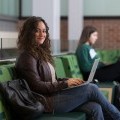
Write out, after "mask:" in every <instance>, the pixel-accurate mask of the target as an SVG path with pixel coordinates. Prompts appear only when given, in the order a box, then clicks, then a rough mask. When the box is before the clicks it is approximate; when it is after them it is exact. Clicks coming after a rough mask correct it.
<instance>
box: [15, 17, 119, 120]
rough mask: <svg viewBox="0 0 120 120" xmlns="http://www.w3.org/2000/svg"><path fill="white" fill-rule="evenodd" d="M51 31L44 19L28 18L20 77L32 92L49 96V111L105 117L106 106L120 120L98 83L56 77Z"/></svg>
mask: <svg viewBox="0 0 120 120" xmlns="http://www.w3.org/2000/svg"><path fill="white" fill-rule="evenodd" d="M48 30H49V28H48V25H47V23H46V22H45V20H44V19H43V18H41V17H35V16H33V17H30V18H28V19H27V20H26V21H25V23H24V25H23V27H22V29H21V30H20V33H19V37H18V48H19V50H20V52H21V53H20V55H19V57H18V59H17V62H16V70H17V75H18V77H19V78H23V79H25V80H26V81H27V83H28V85H29V87H30V89H31V90H32V91H34V92H37V93H39V94H42V95H44V96H45V97H46V100H47V104H46V103H44V102H43V104H44V106H45V112H54V113H64V112H70V111H77V112H80V111H83V112H85V113H86V114H87V115H88V116H89V118H90V119H92V120H104V116H103V111H102V109H104V110H105V111H106V112H107V113H108V114H109V115H110V116H111V117H112V118H113V119H114V120H120V112H119V111H118V110H117V109H116V108H115V107H114V106H113V105H112V104H110V103H109V102H108V101H107V99H106V98H105V97H104V96H103V95H102V93H101V92H100V91H99V89H98V87H97V86H96V85H94V84H91V83H90V84H87V85H83V86H78V85H80V84H83V83H84V81H83V80H80V79H79V78H57V77H56V74H55V69H54V62H53V58H52V55H51V50H50V47H51V44H50V42H51V41H50V38H49V32H48ZM74 86H75V87H74ZM76 86H78V87H76ZM66 88H67V89H66ZM83 91H84V92H83Z"/></svg>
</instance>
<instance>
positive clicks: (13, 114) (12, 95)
mask: <svg viewBox="0 0 120 120" xmlns="http://www.w3.org/2000/svg"><path fill="white" fill-rule="evenodd" d="M0 93H1V95H2V98H3V100H2V101H3V104H4V105H5V108H6V109H7V111H8V113H9V119H10V120H34V119H35V118H38V117H40V116H41V114H42V113H43V111H44V106H43V105H42V104H41V102H39V101H38V100H37V99H36V98H35V97H34V94H35V93H33V92H32V91H31V90H30V88H29V86H28V84H27V82H26V81H25V80H21V79H17V80H11V81H7V82H2V83H0ZM37 95H38V94H37ZM39 96H40V97H41V95H39ZM42 98H43V99H44V97H43V96H42ZM7 115H8V114H7Z"/></svg>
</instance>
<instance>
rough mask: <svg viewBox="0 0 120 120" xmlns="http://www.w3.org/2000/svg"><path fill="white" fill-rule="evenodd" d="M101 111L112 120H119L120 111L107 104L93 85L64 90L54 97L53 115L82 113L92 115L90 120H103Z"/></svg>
mask: <svg viewBox="0 0 120 120" xmlns="http://www.w3.org/2000/svg"><path fill="white" fill-rule="evenodd" d="M102 109H104V110H105V111H106V112H107V114H108V115H110V116H111V117H112V118H113V120H120V111H118V109H117V108H115V107H114V105H112V104H111V103H109V102H108V100H107V99H106V98H105V96H104V95H103V94H102V93H101V92H100V91H99V89H98V87H97V85H95V84H91V83H90V84H88V85H84V86H80V87H75V88H71V89H66V90H63V91H60V92H59V93H57V94H55V95H54V112H55V113H60V112H70V111H73V110H76V111H84V112H85V113H87V114H88V115H92V118H91V119H92V120H104V117H103V111H102Z"/></svg>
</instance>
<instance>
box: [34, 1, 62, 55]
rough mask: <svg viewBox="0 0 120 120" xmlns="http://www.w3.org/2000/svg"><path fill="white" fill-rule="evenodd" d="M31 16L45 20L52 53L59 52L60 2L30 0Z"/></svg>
mask: <svg viewBox="0 0 120 120" xmlns="http://www.w3.org/2000/svg"><path fill="white" fill-rule="evenodd" d="M32 15H33V16H40V17H42V18H44V19H45V20H46V22H47V23H48V26H49V29H50V30H49V32H50V38H51V40H52V41H51V42H52V51H53V53H58V52H60V0H32Z"/></svg>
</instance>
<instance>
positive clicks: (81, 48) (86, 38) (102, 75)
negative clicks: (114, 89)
mask: <svg viewBox="0 0 120 120" xmlns="http://www.w3.org/2000/svg"><path fill="white" fill-rule="evenodd" d="M97 39H98V31H97V29H96V28H95V27H93V26H86V27H85V28H84V29H83V31H82V34H81V38H80V41H79V44H78V47H77V50H76V56H77V58H78V61H79V67H80V69H81V71H82V72H83V76H84V80H87V78H88V75H89V73H90V71H91V68H92V65H93V62H94V60H95V59H96V58H99V56H98V54H97V52H96V51H95V49H94V48H93V45H94V44H95V42H96V40H97ZM94 79H97V80H98V81H102V82H104V81H118V82H120V61H117V62H116V63H114V64H110V65H106V64H104V63H103V62H100V63H99V65H98V69H97V70H96V73H95V76H94Z"/></svg>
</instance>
